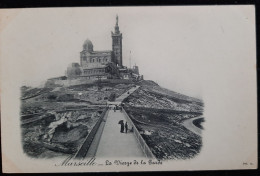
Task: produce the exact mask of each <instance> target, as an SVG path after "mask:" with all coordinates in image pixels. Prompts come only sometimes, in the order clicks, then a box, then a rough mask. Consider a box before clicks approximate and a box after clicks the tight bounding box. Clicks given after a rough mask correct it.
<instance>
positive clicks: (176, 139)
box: [125, 81, 203, 159]
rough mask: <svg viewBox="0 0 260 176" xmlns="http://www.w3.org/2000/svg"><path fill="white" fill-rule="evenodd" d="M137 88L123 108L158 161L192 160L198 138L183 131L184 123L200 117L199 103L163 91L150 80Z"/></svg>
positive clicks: (196, 148)
mask: <svg viewBox="0 0 260 176" xmlns="http://www.w3.org/2000/svg"><path fill="white" fill-rule="evenodd" d="M140 85H141V87H140V88H139V89H138V90H137V91H135V92H134V93H133V94H132V95H130V96H129V97H128V98H127V99H126V100H125V109H126V111H127V113H128V114H129V116H130V118H131V119H132V120H133V122H134V123H135V125H136V127H137V128H138V130H139V131H140V133H141V134H142V136H143V138H144V139H145V140H146V142H147V144H148V146H149V147H150V148H151V150H152V152H153V153H154V155H155V156H156V157H157V158H159V159H188V158H192V157H195V156H196V155H197V154H198V153H199V152H200V148H201V146H202V138H201V136H199V135H197V134H194V133H192V132H191V131H190V130H188V129H186V128H185V127H184V126H183V125H182V122H183V121H184V120H187V119H190V118H194V117H198V116H201V115H202V114H203V102H202V101H201V100H199V99H196V98H192V97H188V96H185V95H182V94H179V93H176V92H173V91H170V90H167V89H164V88H162V87H160V86H159V85H157V84H156V83H154V82H153V81H143V82H141V83H140Z"/></svg>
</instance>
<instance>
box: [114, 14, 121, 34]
mask: <svg viewBox="0 0 260 176" xmlns="http://www.w3.org/2000/svg"><path fill="white" fill-rule="evenodd" d="M119 33H120V31H119V26H118V15H116V26H115V34H119Z"/></svg>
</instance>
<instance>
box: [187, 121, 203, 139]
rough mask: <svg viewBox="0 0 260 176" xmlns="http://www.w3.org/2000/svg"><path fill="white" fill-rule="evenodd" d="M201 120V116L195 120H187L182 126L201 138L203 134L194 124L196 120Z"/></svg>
mask: <svg viewBox="0 0 260 176" xmlns="http://www.w3.org/2000/svg"><path fill="white" fill-rule="evenodd" d="M200 118H203V117H201V116H199V117H194V118H191V119H187V120H185V121H183V122H182V125H183V126H184V127H185V128H187V129H188V130H190V131H191V132H193V133H195V134H197V135H199V136H201V134H202V130H201V129H200V128H198V127H196V126H195V125H194V124H193V121H194V120H196V119H200Z"/></svg>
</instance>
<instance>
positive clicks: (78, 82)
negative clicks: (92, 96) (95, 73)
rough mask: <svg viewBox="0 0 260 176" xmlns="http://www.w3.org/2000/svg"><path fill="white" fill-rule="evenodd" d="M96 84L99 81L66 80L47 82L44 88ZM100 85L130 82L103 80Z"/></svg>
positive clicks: (127, 81)
mask: <svg viewBox="0 0 260 176" xmlns="http://www.w3.org/2000/svg"><path fill="white" fill-rule="evenodd" d="M98 82H99V80H92V79H86V78H77V79H67V80H47V82H46V83H45V86H46V87H55V86H62V87H69V86H75V85H81V84H94V83H98ZM101 83H111V84H130V83H132V81H131V80H126V79H103V80H101Z"/></svg>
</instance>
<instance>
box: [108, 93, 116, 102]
mask: <svg viewBox="0 0 260 176" xmlns="http://www.w3.org/2000/svg"><path fill="white" fill-rule="evenodd" d="M108 100H109V101H115V100H116V94H115V93H111V94H110V96H109V98H108Z"/></svg>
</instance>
